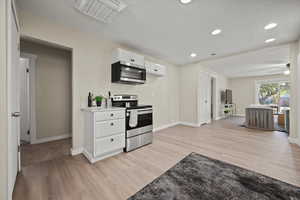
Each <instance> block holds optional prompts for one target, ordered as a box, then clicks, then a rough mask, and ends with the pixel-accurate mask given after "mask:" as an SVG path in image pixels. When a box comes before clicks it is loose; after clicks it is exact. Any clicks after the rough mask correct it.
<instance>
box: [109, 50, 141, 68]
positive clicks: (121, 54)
mask: <svg viewBox="0 0 300 200" xmlns="http://www.w3.org/2000/svg"><path fill="white" fill-rule="evenodd" d="M119 61H121V62H124V63H126V64H127V65H130V66H138V67H143V68H144V67H145V57H144V56H142V55H139V54H136V53H132V52H130V51H126V50H124V49H120V48H118V49H116V50H115V51H114V52H113V63H116V62H119Z"/></svg>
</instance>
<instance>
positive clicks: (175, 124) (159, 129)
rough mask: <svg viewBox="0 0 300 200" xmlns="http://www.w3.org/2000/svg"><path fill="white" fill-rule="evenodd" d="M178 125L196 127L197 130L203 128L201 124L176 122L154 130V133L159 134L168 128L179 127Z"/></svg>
mask: <svg viewBox="0 0 300 200" xmlns="http://www.w3.org/2000/svg"><path fill="white" fill-rule="evenodd" d="M177 125H183V126H190V127H195V128H199V127H200V126H201V124H195V123H190V122H174V123H171V124H167V125H163V126H160V127H157V128H155V129H153V132H158V131H161V130H164V129H167V128H171V127H173V126H177Z"/></svg>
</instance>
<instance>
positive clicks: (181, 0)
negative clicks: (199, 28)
mask: <svg viewBox="0 0 300 200" xmlns="http://www.w3.org/2000/svg"><path fill="white" fill-rule="evenodd" d="M180 2H181V3H183V4H188V3H191V2H192V0H180Z"/></svg>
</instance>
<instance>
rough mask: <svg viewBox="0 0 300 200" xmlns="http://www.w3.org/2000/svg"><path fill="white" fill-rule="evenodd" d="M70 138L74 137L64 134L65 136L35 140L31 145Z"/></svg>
mask: <svg viewBox="0 0 300 200" xmlns="http://www.w3.org/2000/svg"><path fill="white" fill-rule="evenodd" d="M70 137H72V134H64V135H58V136H51V137H45V138H40V139H35V140H33V141H31V144H40V143H45V142H52V141H56V140H62V139H66V138H70Z"/></svg>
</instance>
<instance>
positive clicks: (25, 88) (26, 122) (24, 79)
mask: <svg viewBox="0 0 300 200" xmlns="http://www.w3.org/2000/svg"><path fill="white" fill-rule="evenodd" d="M19 69H20V99H22V101H21V102H20V106H21V108H20V109H21V135H20V139H21V142H26V143H30V95H29V88H30V87H29V86H30V85H29V59H28V58H20V68H19Z"/></svg>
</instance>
